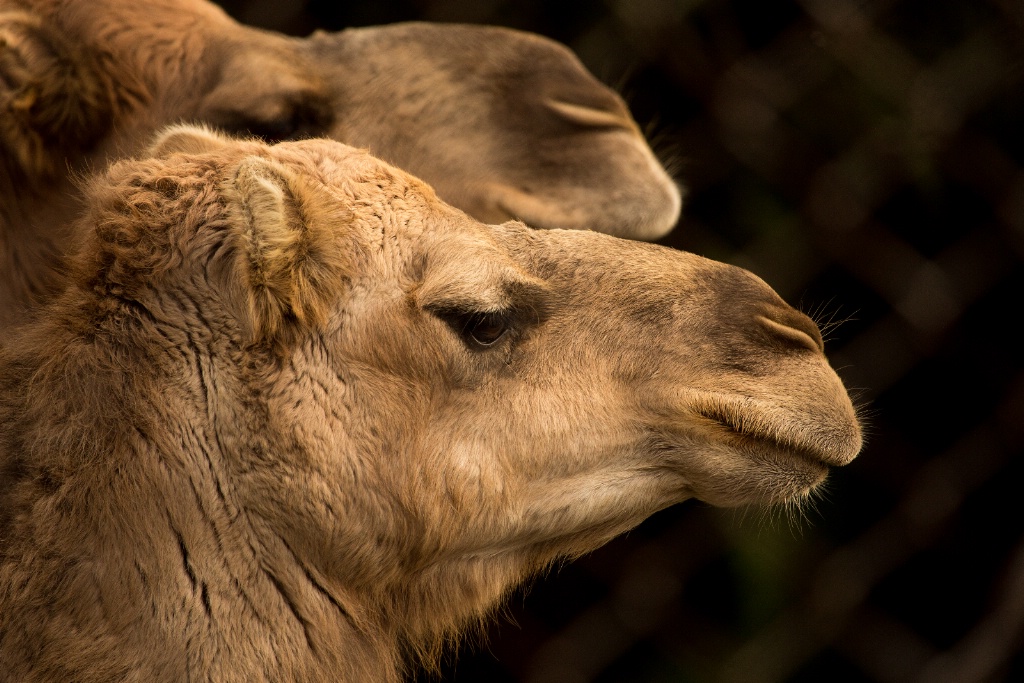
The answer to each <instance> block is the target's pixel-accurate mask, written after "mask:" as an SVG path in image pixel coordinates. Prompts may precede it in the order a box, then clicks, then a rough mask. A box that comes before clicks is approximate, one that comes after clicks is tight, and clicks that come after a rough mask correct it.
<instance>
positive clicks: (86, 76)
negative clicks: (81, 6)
mask: <svg viewBox="0 0 1024 683" xmlns="http://www.w3.org/2000/svg"><path fill="white" fill-rule="evenodd" d="M113 113H114V112H113V103H112V100H111V92H110V85H109V83H108V82H107V81H106V80H105V75H104V74H103V72H102V70H101V69H100V67H99V65H98V63H97V61H96V60H95V58H94V55H92V54H90V53H88V52H87V51H85V50H82V49H79V48H76V47H75V46H74V45H72V44H71V43H70V42H69V41H68V40H67V39H66V38H65V37H64V36H63V35H61V34H60V32H59V31H57V30H55V29H54V28H53V27H52V26H49V25H47V24H46V22H44V21H42V19H40V18H39V17H38V16H36V15H35V14H32V13H30V12H22V11H16V10H14V11H0V157H6V158H7V159H10V160H11V163H9V164H6V166H7V168H8V170H9V171H13V172H14V173H15V174H16V177H19V176H20V177H21V178H22V179H27V180H28V181H29V182H40V181H43V180H45V179H47V178H49V177H52V176H53V175H54V174H56V173H57V172H58V171H60V170H62V169H63V164H64V163H65V162H64V159H65V158H67V157H68V156H71V155H74V154H76V153H79V152H81V151H83V150H86V149H88V147H89V146H91V145H92V144H93V143H95V142H96V140H98V139H99V138H101V137H102V136H103V135H105V134H106V132H107V130H108V129H109V128H110V125H111V121H112V120H113Z"/></svg>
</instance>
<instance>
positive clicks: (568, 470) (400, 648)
mask: <svg viewBox="0 0 1024 683" xmlns="http://www.w3.org/2000/svg"><path fill="white" fill-rule="evenodd" d="M151 154H152V158H147V159H142V160H139V161H123V162H118V163H117V164H114V165H113V167H112V168H111V169H110V170H109V172H108V173H107V174H105V175H104V176H102V177H100V178H99V179H97V180H96V181H95V182H93V183H92V184H91V185H90V188H89V190H88V192H87V198H86V201H87V206H86V210H85V217H84V219H83V221H82V223H81V229H82V231H83V233H86V234H88V235H89V237H88V239H87V240H86V242H85V245H84V247H83V249H82V251H81V253H80V254H79V255H78V257H77V258H76V259H75V261H74V264H73V268H72V274H71V280H72V282H71V285H70V286H69V288H68V289H67V290H66V291H65V292H64V293H63V295H62V296H61V297H60V298H59V299H57V300H55V301H54V302H53V303H51V304H50V305H49V306H48V307H47V308H46V309H44V310H43V311H42V312H41V314H40V316H39V319H38V320H37V321H36V322H35V323H33V324H32V325H30V326H27V327H26V328H24V329H22V330H21V332H20V333H19V334H18V335H17V336H15V337H14V338H13V339H10V340H9V341H8V342H7V343H6V344H4V345H3V346H2V348H0V539H2V542H0V680H3V681H18V682H19V683H33V682H42V681H48V682H53V681H69V680H74V681H80V682H82V683H93V682H96V683H98V682H100V681H102V682H104V683H109V682H110V681H156V682H162V681H185V680H216V681H246V682H248V683H252V682H255V681H284V680H297V681H351V682H360V683H361V682H363V681H385V682H387V681H397V680H399V679H400V678H401V677H402V675H403V673H404V672H406V671H407V667H408V666H409V665H412V664H415V663H417V662H419V663H425V664H427V665H429V664H430V662H431V661H433V659H434V658H435V657H436V655H437V654H438V652H439V651H440V649H441V648H442V646H443V645H444V644H445V643H446V642H448V641H449V640H450V639H452V638H454V637H456V636H457V635H458V634H459V632H460V631H461V630H462V629H464V628H466V627H467V626H468V625H472V624H474V623H476V622H477V621H478V620H479V619H480V618H482V616H483V615H485V614H486V613H487V612H488V610H490V609H492V608H493V606H494V605H495V604H497V603H498V602H499V601H500V600H501V599H502V597H503V596H504V595H505V594H506V593H507V591H508V590H509V589H510V588H511V587H512V586H514V585H516V584H517V583H518V582H520V581H521V580H523V579H524V578H525V577H527V576H529V575H531V574H533V573H534V572H536V571H538V570H540V569H542V568H543V567H545V566H546V565H548V564H549V563H551V562H553V561H555V560H557V559H559V558H565V557H572V556H576V555H579V554H580V553H585V552H587V551H589V550H591V549H593V548H596V547H598V546H600V545H601V544H602V543H605V542H606V541H607V540H609V539H610V538H612V537H613V536H615V535H616V534H619V533H621V532H623V531H625V530H627V529H629V528H631V527H632V526H634V525H636V524H637V523H639V522H640V521H641V520H642V519H644V518H645V517H646V516H648V515H650V514H651V513H653V512H654V511H656V510H658V509H660V508H663V507H665V506H667V505H671V504H674V503H677V502H679V501H682V500H685V499H687V498H690V497H697V498H700V499H703V500H706V501H709V502H712V503H715V504H723V505H738V504H744V503H750V502H779V501H792V500H800V499H802V498H803V497H805V496H806V495H808V493H809V492H810V491H812V490H813V489H814V488H815V487H816V486H817V485H818V484H820V483H821V481H822V480H823V479H824V477H825V474H826V471H827V468H828V466H829V465H841V464H844V463H847V462H849V461H850V460H851V459H852V458H853V457H854V456H855V455H856V453H857V451H858V449H859V447H860V432H859V427H858V423H857V419H856V417H855V414H854V411H853V408H852V407H851V404H850V401H849V399H848V398H847V395H846V392H845V390H844V389H843V386H842V384H841V382H840V381H839V379H838V377H837V376H836V375H835V374H834V373H833V371H832V370H831V369H830V368H829V366H828V363H827V361H826V359H825V357H824V355H823V354H822V351H821V340H820V336H819V335H818V332H817V329H816V328H815V327H814V325H813V323H811V321H810V320H809V319H808V318H806V317H805V316H803V315H802V314H800V313H797V312H796V311H794V310H793V309H791V308H789V307H788V306H787V305H786V304H784V303H783V302H782V301H781V300H780V299H779V297H778V296H777V295H776V294H774V292H772V291H771V290H770V289H769V288H768V287H767V286H766V285H765V284H764V283H763V282H761V281H760V280H758V279H757V278H756V277H754V276H753V275H751V274H750V273H748V272H746V271H743V270H741V269H739V268H734V267H730V266H726V265H723V264H719V263H715V262H712V261H708V260H705V259H702V258H699V257H697V256H694V255H691V254H686V253H682V252H676V251H672V250H669V249H665V248H661V247H654V246H650V245H645V244H641V243H635V242H628V241H624V240H619V239H616V238H613V237H608V236H604V235H599V234H596V233H588V232H577V231H533V230H530V229H528V228H526V227H525V226H523V225H522V224H518V223H506V224H504V225H500V226H485V225H482V224H480V223H477V222H475V221H473V220H472V219H470V218H468V217H467V216H466V215H465V214H463V213H461V212H459V211H457V210H455V209H452V208H450V207H448V206H447V205H445V204H443V203H442V202H440V201H439V200H438V199H437V197H436V196H435V194H434V193H433V191H432V190H431V189H430V188H429V187H428V186H427V185H425V184H424V183H422V182H420V181H418V180H416V179H415V178H413V177H411V176H409V175H407V174H405V173H403V172H402V171H399V170H397V169H395V168H393V167H390V166H388V165H386V164H384V163H383V162H380V161H378V160H376V159H374V158H373V157H371V156H369V155H368V154H366V153H365V152H361V151H358V150H355V149H352V148H349V147H346V146H343V145H341V144H338V143H332V142H327V141H317V140H312V141H305V142H294V143H282V144H280V145H277V146H274V147H268V146H266V145H263V144H261V143H257V142H238V141H230V140H228V139H221V138H218V137H217V136H215V135H213V134H211V133H209V132H208V131H201V130H194V129H189V128H180V129H174V130H172V131H170V132H169V133H167V134H165V135H164V136H163V137H162V138H161V140H160V141H158V142H157V144H156V146H155V147H154V148H153V149H152V152H151Z"/></svg>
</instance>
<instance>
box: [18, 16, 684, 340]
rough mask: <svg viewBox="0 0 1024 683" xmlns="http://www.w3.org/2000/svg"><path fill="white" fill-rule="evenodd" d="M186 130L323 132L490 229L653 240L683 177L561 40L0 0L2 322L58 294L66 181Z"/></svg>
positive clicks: (275, 136)
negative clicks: (254, 24)
mask: <svg viewBox="0 0 1024 683" xmlns="http://www.w3.org/2000/svg"><path fill="white" fill-rule="evenodd" d="M181 121H196V122H205V123H208V124H211V125H213V126H216V127H218V128H220V129H222V130H224V131H226V132H229V133H236V134H242V135H244V136H250V135H257V136H261V137H263V138H264V139H266V140H269V141H276V140H285V139H300V138H305V137H314V136H322V137H333V138H336V139H338V140H343V141H345V142H347V143H349V144H352V145H356V146H360V147H366V148H368V149H370V150H371V151H372V152H373V153H375V154H376V155H377V156H379V157H381V158H384V159H387V160H389V161H391V162H392V163H395V164H397V165H399V166H401V167H403V168H405V169H407V170H409V171H410V172H412V173H415V174H417V175H420V176H422V177H424V178H425V179H426V180H427V181H428V182H430V183H432V184H433V185H434V187H435V188H436V189H437V191H438V192H439V193H440V195H441V196H442V197H444V198H445V199H447V200H448V201H449V202H451V203H453V204H455V205H456V206H458V207H460V208H462V209H464V210H466V211H468V212H469V213H471V214H472V215H474V216H475V217H477V218H478V219H481V220H483V221H485V222H500V221H503V220H508V219H509V218H519V219H522V220H526V221H527V222H529V223H531V224H533V225H535V226H538V227H551V228H576V229H590V230H597V231H600V232H607V233H611V234H617V235H622V236H626V237H633V238H641V239H653V238H655V237H658V236H660V235H663V234H665V233H666V232H667V231H668V230H669V229H670V228H671V227H672V226H673V225H674V224H675V221H676V219H677V217H678V215H679V208H680V194H679V190H678V188H677V187H676V186H675V185H674V184H673V182H672V181H671V179H670V178H669V177H668V175H667V174H666V173H665V171H664V169H662V167H661V165H660V164H659V163H658V161H657V160H656V159H655V157H654V155H653V153H652V152H651V150H650V148H649V147H648V146H647V143H646V142H645V140H644V138H643V136H642V135H641V133H640V131H639V129H638V128H637V126H636V124H635V122H634V121H633V119H632V118H631V117H630V115H629V111H628V109H627V108H626V107H625V105H624V104H623V102H622V100H621V99H620V98H619V97H618V96H616V95H615V94H614V93H613V92H612V91H610V90H609V89H608V88H606V87H605V86H603V85H602V84H601V83H599V82H598V81H597V80H596V79H595V78H594V77H593V76H592V75H591V74H589V73H588V72H587V71H586V69H584V68H583V66H582V65H581V64H580V63H579V61H578V60H577V59H576V57H575V56H574V55H573V54H572V53H571V52H570V51H569V50H568V49H567V48H565V47H564V46H562V45H559V44H557V43H554V42H552V41H549V40H546V39H544V38H541V37H539V36H534V35H530V34H526V33H520V32H516V31H511V30H507V29H499V28H490V27H480V26H457V25H429V24H400V25H395V26H388V27H376V28H362V29H351V30H347V31H342V32H340V33H335V34H326V33H316V34H314V35H312V36H310V37H309V38H305V39H294V38H287V37H285V36H281V35H277V34H273V33H269V32H265V31H258V30H255V29H251V28H247V27H244V26H240V25H239V24H237V23H235V22H234V21H232V20H231V19H230V18H229V17H227V16H226V15H225V14H224V13H223V12H222V11H221V10H220V9H219V8H217V7H215V6H214V5H212V4H210V3H208V2H205V0H147V2H137V1H136V0H0V326H6V325H7V324H9V323H10V322H11V321H14V320H18V319H20V318H22V317H23V315H24V311H25V309H26V308H30V307H31V306H33V305H34V304H37V303H39V302H40V301H42V300H45V299H46V298H48V297H49V296H52V295H53V293H54V292H55V291H58V290H59V288H60V284H61V282H62V280H61V278H60V272H59V270H60V265H59V264H60V261H61V257H62V256H63V255H64V254H65V253H67V252H70V251H73V250H74V246H75V245H76V236H75V235H72V234H69V232H68V230H67V227H68V224H69V223H70V222H71V221H72V219H73V217H74V216H76V215H77V211H78V206H77V202H76V198H77V188H76V187H75V185H74V183H73V178H74V176H75V175H76V174H81V173H83V172H88V171H90V170H93V169H102V168H104V167H105V166H106V165H107V164H108V163H110V161H111V160H114V159H118V158H122V157H124V156H128V155H131V154H134V153H137V152H138V151H140V150H141V148H142V147H143V146H144V145H145V144H146V143H147V142H148V140H149V139H150V137H151V136H152V135H153V133H154V132H155V131H157V130H158V129H160V128H162V127H163V126H166V125H168V124H173V123H178V122H181Z"/></svg>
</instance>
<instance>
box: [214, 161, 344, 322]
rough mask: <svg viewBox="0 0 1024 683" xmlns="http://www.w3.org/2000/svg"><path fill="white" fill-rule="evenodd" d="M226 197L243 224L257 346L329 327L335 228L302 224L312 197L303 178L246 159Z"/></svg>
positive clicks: (335, 273) (335, 279) (339, 278)
mask: <svg viewBox="0 0 1024 683" xmlns="http://www.w3.org/2000/svg"><path fill="white" fill-rule="evenodd" d="M231 190H232V192H230V193H229V194H233V195H234V197H233V198H234V200H235V202H236V208H237V209H238V216H239V218H240V220H241V224H242V225H241V230H242V240H243V245H244V248H243V254H244V270H245V273H246V276H247V277H246V279H247V280H248V283H247V284H248V286H247V288H246V290H247V291H246V299H247V306H246V308H247V311H248V315H249V318H250V320H249V323H250V325H251V329H252V331H253V334H254V337H255V338H256V340H257V341H259V340H266V339H271V338H275V337H278V336H279V335H281V334H282V333H285V332H287V331H288V330H289V329H294V328H295V327H297V326H298V327H315V326H319V325H321V324H323V323H324V322H326V320H327V318H328V316H329V313H330V307H331V304H332V303H333V301H335V300H336V299H337V298H338V293H339V290H340V289H341V287H342V284H343V283H344V280H345V272H346V269H345V267H344V263H343V260H344V259H343V255H342V254H341V252H340V245H339V244H338V239H337V235H336V234H335V233H334V230H332V228H333V227H335V226H329V225H317V224H315V223H313V222H310V221H309V220H308V218H307V217H308V216H310V215H312V214H313V213H315V210H314V205H315V203H316V202H315V199H316V198H315V197H313V196H312V191H311V190H309V189H308V188H307V185H306V183H305V181H304V180H303V178H302V177H300V176H299V175H297V174H296V173H294V172H292V171H291V170H290V169H288V168H287V167H285V166H283V165H282V164H280V163H277V162H275V161H272V160H269V159H265V158H263V157H257V156H250V157H246V158H245V159H244V160H243V161H242V162H241V164H240V165H239V166H238V170H237V172H236V173H235V175H234V177H233V179H232V181H231ZM337 216H338V212H337V211H333V212H332V217H333V218H335V219H337ZM332 222H334V221H332Z"/></svg>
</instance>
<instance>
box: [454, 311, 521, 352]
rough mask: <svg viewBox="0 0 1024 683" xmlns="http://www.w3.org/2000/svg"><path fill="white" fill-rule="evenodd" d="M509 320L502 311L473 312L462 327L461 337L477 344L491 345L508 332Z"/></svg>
mask: <svg viewBox="0 0 1024 683" xmlns="http://www.w3.org/2000/svg"><path fill="white" fill-rule="evenodd" d="M508 328H509V320H508V316H507V315H506V314H504V313H474V314H473V315H471V316H469V318H468V320H467V321H466V326H465V327H464V328H463V331H462V334H463V337H464V338H466V339H467V340H471V341H473V342H474V343H476V344H478V345H479V346H493V345H494V344H497V343H498V341H499V340H500V339H501V338H502V337H504V336H505V333H506V332H508Z"/></svg>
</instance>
